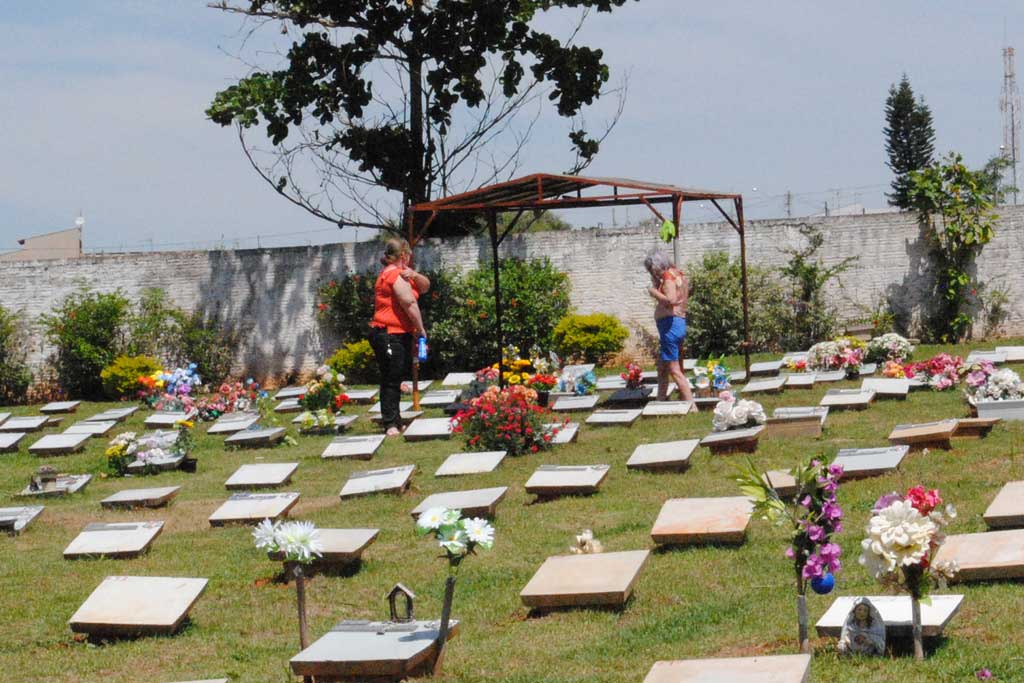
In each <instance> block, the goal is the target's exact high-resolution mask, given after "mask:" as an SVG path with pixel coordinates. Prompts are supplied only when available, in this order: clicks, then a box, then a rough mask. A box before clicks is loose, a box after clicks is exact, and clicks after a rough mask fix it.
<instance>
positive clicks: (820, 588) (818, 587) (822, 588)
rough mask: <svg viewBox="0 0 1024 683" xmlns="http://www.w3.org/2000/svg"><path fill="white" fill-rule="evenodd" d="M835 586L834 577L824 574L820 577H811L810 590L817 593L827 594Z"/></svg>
mask: <svg viewBox="0 0 1024 683" xmlns="http://www.w3.org/2000/svg"><path fill="white" fill-rule="evenodd" d="M835 587H836V577H834V576H832V575H831V574H825V575H824V576H821V577H816V578H813V579H811V590H812V591H814V592H815V593H817V594H818V595H828V594H829V593H831V592H832V589H833V588H835Z"/></svg>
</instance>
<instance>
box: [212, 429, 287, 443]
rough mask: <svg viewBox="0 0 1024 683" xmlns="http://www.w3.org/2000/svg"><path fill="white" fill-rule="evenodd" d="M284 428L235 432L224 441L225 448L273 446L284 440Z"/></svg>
mask: <svg viewBox="0 0 1024 683" xmlns="http://www.w3.org/2000/svg"><path fill="white" fill-rule="evenodd" d="M284 434H285V431H284V427H265V428H263V429H246V430H244V431H241V432H235V433H234V434H232V435H231V436H229V437H228V438H226V439H224V445H226V446H249V447H253V448H259V447H261V446H273V445H274V444H276V443H277V442H279V441H280V440H281V439H283V438H284Z"/></svg>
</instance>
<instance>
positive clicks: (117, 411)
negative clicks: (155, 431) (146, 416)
mask: <svg viewBox="0 0 1024 683" xmlns="http://www.w3.org/2000/svg"><path fill="white" fill-rule="evenodd" d="M138 409H139V408H138V406H131V407H128V408H110V409H109V410H104V411H103V412H102V413H96V414H95V415H93V416H91V417H87V418H85V419H86V420H91V421H100V422H107V421H109V420H113V421H115V422H124V421H125V420H127V419H128V418H129V417H131V416H132V415H134V414H135V413H136V412H137V411H138Z"/></svg>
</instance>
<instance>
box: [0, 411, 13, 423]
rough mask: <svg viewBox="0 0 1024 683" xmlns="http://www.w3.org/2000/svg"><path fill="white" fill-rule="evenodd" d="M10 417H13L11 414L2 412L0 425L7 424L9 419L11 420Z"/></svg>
mask: <svg viewBox="0 0 1024 683" xmlns="http://www.w3.org/2000/svg"><path fill="white" fill-rule="evenodd" d="M10 416H11V414H10V413H3V412H0V424H3V423H4V422H7V418H9V417H10Z"/></svg>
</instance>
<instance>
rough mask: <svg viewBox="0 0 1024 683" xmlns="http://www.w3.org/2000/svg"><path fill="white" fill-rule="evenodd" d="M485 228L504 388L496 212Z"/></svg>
mask: <svg viewBox="0 0 1024 683" xmlns="http://www.w3.org/2000/svg"><path fill="white" fill-rule="evenodd" d="M487 228H488V230H489V231H490V234H491V267H492V268H494V322H495V324H496V325H497V326H498V387H500V388H501V389H504V388H505V378H504V377H503V374H502V372H503V369H504V368H503V367H502V361H503V360H504V358H503V356H504V355H505V352H504V349H505V337H504V333H503V330H502V328H501V262H500V261H498V212H497V211H495V210H494V209H491V210H490V211H489V212H488V214H487Z"/></svg>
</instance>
